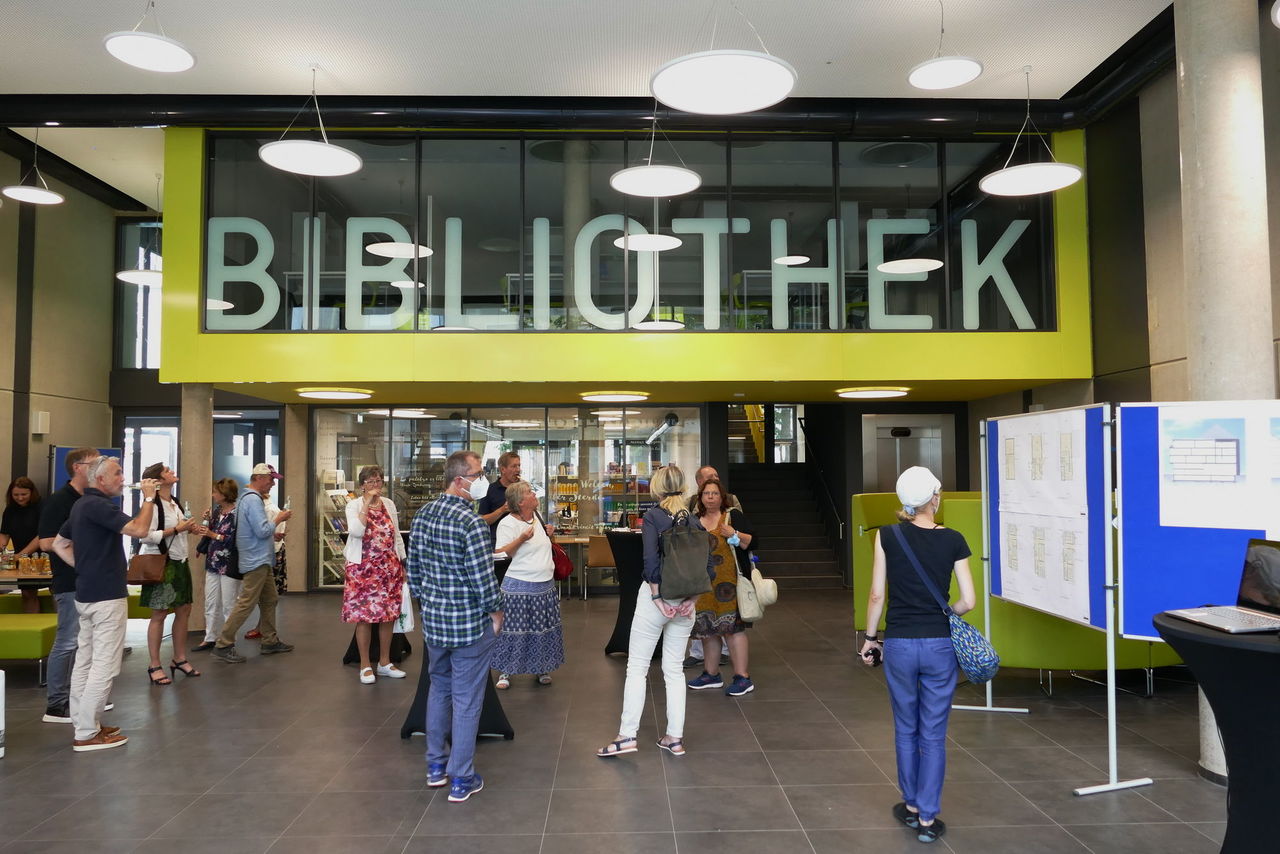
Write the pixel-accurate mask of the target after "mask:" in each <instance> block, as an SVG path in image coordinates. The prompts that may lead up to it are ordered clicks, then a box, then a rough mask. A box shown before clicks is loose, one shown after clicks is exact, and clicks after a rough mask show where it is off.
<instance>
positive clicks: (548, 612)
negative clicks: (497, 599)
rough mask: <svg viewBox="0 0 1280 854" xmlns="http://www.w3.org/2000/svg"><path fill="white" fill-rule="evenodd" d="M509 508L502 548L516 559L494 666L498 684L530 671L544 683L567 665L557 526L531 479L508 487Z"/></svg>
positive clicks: (505, 590) (505, 586)
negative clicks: (546, 519) (542, 513)
mask: <svg viewBox="0 0 1280 854" xmlns="http://www.w3.org/2000/svg"><path fill="white" fill-rule="evenodd" d="M507 509H508V510H509V511H510V512H509V513H508V514H507V515H506V516H503V517H502V521H500V522H499V523H498V530H497V538H496V540H495V542H496V543H498V551H500V552H504V553H506V554H507V555H509V556H510V557H511V563H510V565H509V566H508V567H507V574H506V576H505V577H504V578H503V579H502V598H503V610H504V611H505V612H506V617H505V618H504V619H503V621H502V634H500V635H498V642H497V643H496V644H495V645H494V648H493V660H492V662H491V664H490V666H491V667H493V669H494V670H497V671H498V673H499V674H500V675H499V676H498V682H497V687H498V688H502V689H506V688H509V687H511V676H512V674H515V673H529V674H533V675H535V676H537V677H538V683H539V684H540V685H550V684H551V671H553V670H557V669H559V667H560V665H562V664H564V633H563V630H562V628H561V625H560V596H559V594H557V593H556V587H555V582H554V581H553V580H552V576H553V574H554V569H553V562H552V559H551V537H550V534H551V532H552V531H553V530H554V529H553V528H552V527H551V526H550V525H544V524H543V523H542V520H541V519H540V518H539V517H538V496H536V495H534V494H533V487H531V486H529V482H528V481H524V480H518V481H516V482H515V483H513V484H511V485H510V486H508V487H507Z"/></svg>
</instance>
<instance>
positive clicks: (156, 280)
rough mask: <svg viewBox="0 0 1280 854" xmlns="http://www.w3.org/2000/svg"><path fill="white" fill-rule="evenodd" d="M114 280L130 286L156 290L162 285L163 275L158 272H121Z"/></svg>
mask: <svg viewBox="0 0 1280 854" xmlns="http://www.w3.org/2000/svg"><path fill="white" fill-rule="evenodd" d="M116 278H117V279H119V280H120V281H122V282H127V283H128V284H130V285H141V286H144V287H151V288H158V287H160V286H161V285H163V284H164V273H162V272H161V271H159V270H121V271H120V272H119V273H116Z"/></svg>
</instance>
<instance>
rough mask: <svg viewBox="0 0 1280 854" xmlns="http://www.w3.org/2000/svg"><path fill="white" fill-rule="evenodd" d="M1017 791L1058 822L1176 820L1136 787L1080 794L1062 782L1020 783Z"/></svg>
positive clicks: (1127, 822) (1108, 822) (1113, 822)
mask: <svg viewBox="0 0 1280 854" xmlns="http://www.w3.org/2000/svg"><path fill="white" fill-rule="evenodd" d="M1017 790H1018V794H1019V795H1021V796H1022V797H1024V798H1026V799H1027V800H1029V801H1031V803H1033V804H1034V805H1035V806H1036V807H1037V808H1038V809H1039V810H1041V811H1042V812H1044V813H1045V814H1046V815H1048V816H1049V818H1051V819H1053V820H1054V821H1055V822H1057V823H1058V824H1141V823H1143V822H1157V823H1158V822H1163V821H1173V820H1174V817H1173V816H1172V815H1170V814H1169V813H1168V812H1167V811H1165V810H1163V809H1161V808H1160V807H1158V806H1156V805H1155V804H1153V803H1152V802H1151V801H1149V800H1147V799H1146V798H1144V797H1143V796H1142V795H1141V794H1140V793H1139V792H1138V790H1137V789H1120V790H1118V791H1115V792H1098V793H1097V794H1094V795H1083V796H1077V795H1076V794H1075V793H1074V792H1073V791H1072V789H1071V787H1069V786H1065V785H1063V784H1062V783H1019V784H1018V786H1017Z"/></svg>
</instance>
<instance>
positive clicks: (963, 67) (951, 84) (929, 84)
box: [907, 56, 982, 90]
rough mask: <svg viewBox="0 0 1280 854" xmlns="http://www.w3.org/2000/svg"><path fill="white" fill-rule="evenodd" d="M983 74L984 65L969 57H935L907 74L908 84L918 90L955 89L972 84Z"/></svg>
mask: <svg viewBox="0 0 1280 854" xmlns="http://www.w3.org/2000/svg"><path fill="white" fill-rule="evenodd" d="M981 74H982V63H981V62H978V60H976V59H973V58H972V57H968V56H935V57H934V58H933V59H929V60H926V61H924V62H922V63H920V64H919V65H917V66H916V67H915V68H913V69H911V71H910V72H909V73H908V74H907V82H908V83H910V84H911V85H912V86H914V87H916V88H917V89H930V90H937V89H954V88H956V87H957V86H963V85H964V84H966V83H972V82H973V81H974V80H977V79H978V76H979V75H981Z"/></svg>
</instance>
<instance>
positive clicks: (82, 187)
mask: <svg viewBox="0 0 1280 854" xmlns="http://www.w3.org/2000/svg"><path fill="white" fill-rule="evenodd" d="M0 152H2V153H4V154H8V155H9V156H11V157H16V158H18V159H19V160H23V159H26V160H29V159H30V158H31V152H32V143H31V140H29V139H27V138H25V137H22V136H19V135H18V134H16V133H14V132H13V131H11V130H8V129H7V128H3V129H0ZM40 172H41V173H42V174H43V175H44V176H45V177H46V178H56V179H57V180H59V181H61V182H62V183H64V184H66V185H67V186H68V187H72V188H74V189H76V190H79V191H80V192H81V193H84V194H85V195H86V196H88V197H89V198H91V199H96V200H97V201H99V202H102V203H103V204H104V205H106V206H107V207H109V208H112V209H113V210H117V211H146V210H150V208H148V207H147V206H146V205H144V204H143V203H142V202H140V201H138V200H137V199H135V198H134V197H133V196H130V195H128V194H127V193H122V192H120V191H119V190H117V189H116V188H115V187H113V186H111V185H110V184H108V183H106V182H105V181H103V180H101V179H100V178H95V177H94V176H92V175H90V174H89V173H88V172H86V171H84V170H83V169H81V168H80V167H79V166H76V165H75V164H73V163H69V162H67V161H66V160H63V159H62V158H61V157H59V156H58V155H56V154H54V153H52V152H51V151H49V149H47V148H44V147H41V149H40Z"/></svg>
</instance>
